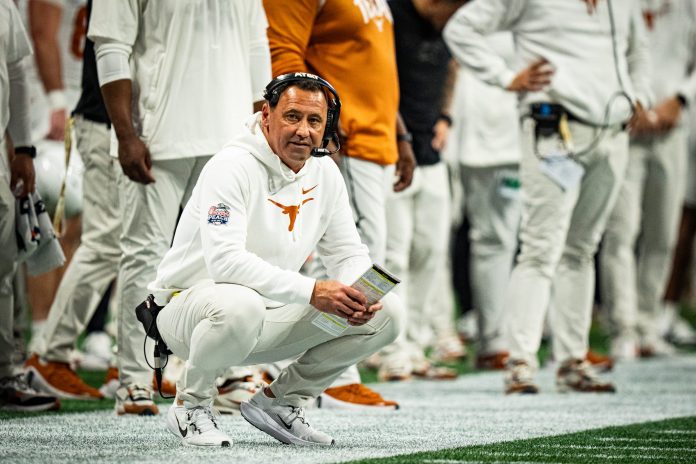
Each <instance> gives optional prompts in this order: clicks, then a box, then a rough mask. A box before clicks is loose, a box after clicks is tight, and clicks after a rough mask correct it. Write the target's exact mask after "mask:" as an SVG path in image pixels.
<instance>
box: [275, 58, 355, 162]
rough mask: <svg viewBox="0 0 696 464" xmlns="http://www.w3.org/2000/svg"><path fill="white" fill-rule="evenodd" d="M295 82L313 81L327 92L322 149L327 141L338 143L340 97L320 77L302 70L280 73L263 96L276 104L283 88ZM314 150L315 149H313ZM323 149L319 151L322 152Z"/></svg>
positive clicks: (325, 146) (324, 148) (326, 144)
mask: <svg viewBox="0 0 696 464" xmlns="http://www.w3.org/2000/svg"><path fill="white" fill-rule="evenodd" d="M297 82H315V83H317V84H319V85H321V87H322V88H323V89H325V90H326V91H327V92H328V93H329V95H328V96H329V98H328V99H327V100H328V102H327V103H328V110H327V114H326V128H325V129H324V135H323V136H322V147H321V148H322V150H324V151H325V150H326V148H327V146H328V145H329V143H330V142H331V141H332V140H334V141H335V143H336V144H337V145H338V118H339V116H340V114H341V99H340V98H339V96H338V92H337V91H336V89H334V88H333V86H332V85H331V84H330V83H329V82H328V81H327V80H326V79H322V78H321V77H319V76H317V75H315V74H310V73H304V72H296V73H288V74H281V75H280V76H278V77H276V78H275V79H273V80H272V81H271V82H269V83H268V85H267V86H266V89H265V90H264V92H263V98H264V99H265V100H266V101H268V102H269V103H270V104H271V105H276V104H277V103H278V100H279V99H280V95H281V93H282V91H283V90H285V89H286V88H287V87H288V86H290V85H292V84H294V83H297ZM315 150H316V149H315ZM324 151H321V150H320V151H319V152H321V153H322V154H324Z"/></svg>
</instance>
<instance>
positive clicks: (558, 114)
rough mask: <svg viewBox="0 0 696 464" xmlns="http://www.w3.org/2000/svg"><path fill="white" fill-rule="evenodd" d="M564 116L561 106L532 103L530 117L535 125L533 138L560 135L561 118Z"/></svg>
mask: <svg viewBox="0 0 696 464" xmlns="http://www.w3.org/2000/svg"><path fill="white" fill-rule="evenodd" d="M564 114H565V109H564V108H563V106H561V105H558V104H556V103H532V106H531V115H530V116H531V118H532V119H533V120H534V122H535V123H536V127H535V129H534V135H535V137H536V138H537V139H538V138H539V137H551V136H552V135H554V134H558V133H560V123H561V118H562V117H563V115H564Z"/></svg>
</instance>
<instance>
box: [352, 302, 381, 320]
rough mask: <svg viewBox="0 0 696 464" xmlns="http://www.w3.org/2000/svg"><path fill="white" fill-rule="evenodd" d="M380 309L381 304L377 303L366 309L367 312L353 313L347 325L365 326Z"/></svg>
mask: <svg viewBox="0 0 696 464" xmlns="http://www.w3.org/2000/svg"><path fill="white" fill-rule="evenodd" d="M382 307H383V306H382V303H381V302H377V303H375V304H373V305H372V306H370V307H369V308H367V310H363V311H358V312H355V313H353V315H352V316H350V317H349V318H348V324H350V325H355V326H358V325H364V324H367V323H368V322H370V321H371V320H372V318H373V317H375V314H376V313H377V311H379V310H380V309H382Z"/></svg>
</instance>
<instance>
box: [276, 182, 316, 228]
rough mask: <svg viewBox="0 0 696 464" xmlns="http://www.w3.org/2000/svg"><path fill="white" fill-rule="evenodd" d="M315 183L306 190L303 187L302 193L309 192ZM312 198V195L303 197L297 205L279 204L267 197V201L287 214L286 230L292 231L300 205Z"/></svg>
mask: <svg viewBox="0 0 696 464" xmlns="http://www.w3.org/2000/svg"><path fill="white" fill-rule="evenodd" d="M317 185H319V184H317ZM317 185H315V186H314V187H312V188H310V189H307V190H305V189H304V188H303V189H302V195H307V194H308V193H309V192H311V191H312V190H314V189H315V188H317ZM312 200H314V197H311V198H305V199H304V200H302V203H300V204H299V205H289V206H286V205H283V204H280V203H278V202H277V201H275V200H272V199H270V198H269V199H268V201H270V202H271V203H273V204H274V205H276V206H277V207H278V208H280V209H282V210H283V214H287V215H288V218H289V219H290V225H289V226H288V232H292V230H293V229H294V228H295V220H297V215H298V214H300V208H301V207H302V205H304V204H305V203H307V202H310V201H312Z"/></svg>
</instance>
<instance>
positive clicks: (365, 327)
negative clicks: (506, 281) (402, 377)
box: [150, 73, 404, 446]
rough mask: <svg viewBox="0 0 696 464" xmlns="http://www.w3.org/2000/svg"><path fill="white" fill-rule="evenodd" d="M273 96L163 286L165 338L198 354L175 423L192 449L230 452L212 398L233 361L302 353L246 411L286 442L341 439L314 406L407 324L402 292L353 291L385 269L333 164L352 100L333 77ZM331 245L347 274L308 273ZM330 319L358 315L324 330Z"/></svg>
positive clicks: (183, 353)
mask: <svg viewBox="0 0 696 464" xmlns="http://www.w3.org/2000/svg"><path fill="white" fill-rule="evenodd" d="M264 98H265V99H266V102H265V103H264V105H263V109H262V111H261V112H260V113H256V114H255V115H254V116H253V117H252V118H251V119H250V120H249V121H248V123H247V125H246V128H245V130H244V132H243V133H242V134H240V135H239V136H238V137H237V138H236V139H235V140H233V141H232V142H231V143H230V144H228V145H227V146H226V147H225V148H224V149H223V150H222V151H221V152H219V153H218V154H216V155H215V156H214V157H213V158H212V159H211V160H210V161H209V162H208V163H207V164H206V166H205V168H204V169H203V171H202V173H201V175H200V178H199V179H198V182H197V184H196V186H195V188H194V190H193V194H192V197H191V199H190V201H189V202H188V204H187V205H186V208H185V209H184V212H183V214H182V216H181V219H180V222H179V225H178V227H177V229H176V233H175V236H174V242H173V244H172V248H171V249H170V250H169V251H168V252H167V254H166V256H165V257H164V259H163V260H162V263H161V264H160V266H159V269H158V272H157V279H156V280H155V282H153V283H152V284H151V285H150V289H151V290H152V291H153V293H154V295H155V298H156V301H157V303H158V304H160V305H163V304H165V303H166V306H165V307H164V309H162V311H161V312H160V314H159V316H158V318H157V326H158V328H159V331H160V334H161V336H162V338H163V340H164V341H165V342H166V344H167V345H168V346H169V349H170V350H172V351H173V353H174V354H175V355H176V356H179V357H181V358H183V359H186V368H185V371H184V373H183V375H182V376H181V378H180V380H179V382H178V384H177V398H176V401H175V403H174V405H173V406H172V407H171V408H170V410H169V414H168V416H167V427H168V429H169V430H170V431H171V432H172V433H174V434H175V435H177V436H178V437H179V438H180V439H181V441H182V443H184V444H187V445H198V446H229V445H230V444H231V443H232V440H231V439H230V438H229V437H228V436H227V435H226V434H225V433H224V432H222V431H221V430H220V428H219V423H218V421H217V418H216V415H215V413H214V410H213V409H212V403H213V398H214V395H215V394H216V389H215V378H216V376H217V375H218V374H219V373H220V372H221V371H222V370H223V369H225V368H227V367H229V366H239V365H247V364H257V363H266V362H271V361H279V360H283V359H287V358H289V357H291V356H296V355H299V354H302V353H304V354H302V356H300V357H299V359H298V360H297V361H296V362H294V363H293V364H291V365H290V366H288V367H287V368H286V369H285V370H283V371H282V372H281V374H280V375H279V376H278V378H277V379H276V380H275V381H274V382H273V383H272V384H271V385H270V386H269V387H267V388H265V389H260V390H259V391H258V393H257V394H256V395H255V396H254V397H253V398H252V399H251V400H250V401H249V402H248V403H244V404H242V408H241V411H242V414H243V415H244V417H245V418H246V420H247V421H248V422H250V423H251V424H252V425H254V426H255V427H257V428H258V429H260V430H262V431H264V432H266V433H268V434H269V435H271V436H273V437H275V438H276V439H278V440H280V441H281V442H283V443H288V444H297V445H314V444H316V445H331V444H333V443H334V440H333V439H332V438H331V437H330V436H328V435H327V434H325V433H323V432H321V431H318V430H316V429H315V428H313V427H311V426H310V424H309V423H308V422H307V420H306V419H305V416H304V409H303V406H304V405H306V404H307V403H309V402H310V401H312V400H313V399H314V398H315V397H317V396H318V395H319V394H320V393H321V392H322V391H324V390H325V389H326V388H327V387H328V386H329V385H331V383H332V382H333V380H334V379H335V378H336V377H338V375H339V374H340V373H341V372H342V371H343V370H344V369H346V368H347V367H348V366H351V365H353V364H355V363H357V362H358V361H360V360H362V359H364V358H366V357H367V356H369V355H370V354H372V353H375V352H376V351H378V350H379V349H380V348H382V347H384V346H386V345H388V344H389V343H391V342H392V341H393V340H394V339H395V338H396V337H397V335H398V333H399V332H400V330H401V328H402V325H403V318H404V314H403V308H402V304H401V302H400V300H399V299H398V297H396V296H395V295H393V294H388V295H386V296H385V297H384V298H383V299H382V301H381V302H380V303H377V304H373V305H371V306H369V307H367V305H366V301H367V300H366V297H365V295H363V294H362V293H361V292H359V291H357V290H355V289H353V288H351V287H349V286H347V285H346V284H350V283H352V282H353V281H355V280H356V279H357V278H358V277H359V276H360V275H361V274H362V273H363V272H364V271H365V270H367V269H368V268H369V267H370V266H371V264H372V263H371V261H370V259H369V257H368V251H367V247H365V246H364V245H363V244H362V243H361V242H360V238H359V237H358V232H357V230H356V228H355V224H354V222H353V216H352V213H351V209H350V205H349V203H348V196H347V193H346V188H345V184H344V182H343V178H342V177H341V174H340V172H339V170H338V167H337V166H336V164H335V163H334V162H333V161H332V160H331V159H330V158H329V157H328V156H327V157H324V158H320V157H317V156H312V155H321V154H326V153H328V150H327V149H326V147H327V146H328V145H329V143H330V141H331V140H332V138H334V136H335V133H336V130H337V123H338V113H339V110H340V102H339V100H338V95H336V93H335V91H334V90H333V88H331V86H330V85H329V84H328V83H327V82H326V81H324V80H322V79H320V78H318V77H316V76H312V75H308V74H304V73H297V74H286V75H283V76H280V77H278V78H276V79H274V80H273V81H272V82H271V83H270V84H269V85H268V86H267V87H266V93H265V95H264ZM315 249H316V250H317V251H318V252H319V255H320V257H321V259H322V261H323V263H324V265H325V266H326V268H327V270H328V274H329V276H330V278H331V279H333V280H323V281H322V280H315V279H311V278H309V277H305V276H302V275H300V274H299V273H298V270H299V269H300V266H301V265H302V264H303V262H304V261H305V259H306V258H307V257H308V256H309V255H310V254H311V253H312V251H313V250H315ZM320 312H323V313H328V314H332V315H337V316H340V317H342V318H345V319H347V321H348V324H347V328H346V329H345V330H344V331H343V332H340V330H339V331H338V332H340V333H338V334H337V331H335V330H331V332H333V334H332V333H328V331H327V330H329V329H322V328H320V327H319V326H318V325H314V324H313V321H314V319H315V318H316V317H317V316H321V315H320Z"/></svg>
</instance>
